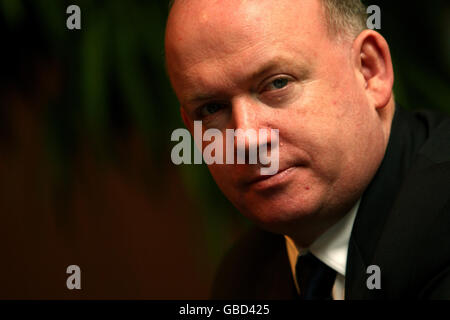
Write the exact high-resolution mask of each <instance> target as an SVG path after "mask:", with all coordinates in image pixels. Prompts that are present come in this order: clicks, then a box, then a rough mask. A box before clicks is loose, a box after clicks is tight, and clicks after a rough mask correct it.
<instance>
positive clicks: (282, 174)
mask: <svg viewBox="0 0 450 320" xmlns="http://www.w3.org/2000/svg"><path fill="white" fill-rule="evenodd" d="M298 167H299V166H295V165H294V166H288V167H285V168H284V169H281V170H279V171H278V173H277V174H275V175H271V176H269V175H267V176H263V175H258V176H256V177H254V178H253V179H251V180H250V181H249V182H248V184H247V185H248V187H249V188H253V189H257V190H263V189H268V188H272V187H277V186H279V185H282V184H284V183H286V182H288V180H289V178H290V177H291V175H292V173H293V172H294V171H295V170H296V169H298Z"/></svg>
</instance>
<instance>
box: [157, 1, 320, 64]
mask: <svg viewBox="0 0 450 320" xmlns="http://www.w3.org/2000/svg"><path fill="white" fill-rule="evenodd" d="M325 33H326V27H325V23H324V18H323V14H322V9H321V6H320V1H319V0H277V1H274V0H227V1H223V0H177V1H176V2H175V4H174V6H173V8H172V11H171V14H170V16H169V19H168V23H167V29H166V44H165V45H166V57H167V61H168V67H169V71H170V68H171V65H172V64H176V65H177V66H181V65H184V64H196V63H199V62H201V61H204V60H205V59H211V58H215V59H221V58H226V57H231V56H232V55H234V54H236V53H238V52H239V51H242V50H245V48H248V47H252V46H257V45H258V44H261V43H273V42H274V41H278V42H282V41H285V42H286V41H289V42H295V41H297V40H298V41H303V42H305V45H306V42H307V41H312V40H314V39H315V38H317V37H320V36H321V35H323V34H325Z"/></svg>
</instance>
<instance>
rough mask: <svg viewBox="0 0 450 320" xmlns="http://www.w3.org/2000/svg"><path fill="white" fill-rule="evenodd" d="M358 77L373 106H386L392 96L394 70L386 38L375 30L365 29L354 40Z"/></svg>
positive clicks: (354, 55) (354, 56)
mask: <svg viewBox="0 0 450 320" xmlns="http://www.w3.org/2000/svg"><path fill="white" fill-rule="evenodd" d="M352 49H353V59H354V64H355V69H356V72H357V76H358V79H359V80H360V81H361V84H362V86H363V88H364V90H365V92H366V95H367V98H368V100H369V102H370V104H371V105H372V106H374V107H375V108H377V109H380V108H384V107H385V106H386V105H387V104H388V103H389V101H390V99H391V96H392V86H393V83H394V71H393V68H392V60H391V54H390V51H389V46H388V44H387V42H386V40H385V39H384V38H383V36H382V35H381V34H379V33H378V32H376V31H373V30H364V31H363V32H361V34H359V36H358V37H357V38H356V39H355V41H354V42H353V47H352Z"/></svg>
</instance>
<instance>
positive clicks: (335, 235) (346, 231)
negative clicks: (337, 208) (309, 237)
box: [285, 199, 361, 300]
mask: <svg viewBox="0 0 450 320" xmlns="http://www.w3.org/2000/svg"><path fill="white" fill-rule="evenodd" d="M360 202H361V199H359V200H358V201H357V203H356V204H355V205H354V206H353V208H352V209H351V210H350V211H349V212H348V213H347V214H346V215H345V216H344V217H343V218H342V219H341V220H339V221H338V222H337V223H336V224H334V225H333V226H332V227H331V228H329V229H328V230H327V231H325V232H324V233H323V234H322V235H321V236H320V237H319V238H317V239H316V240H315V241H314V242H313V243H312V244H311V246H310V247H309V248H298V247H297V246H296V245H295V243H294V241H293V240H292V239H291V238H290V237H289V236H285V239H286V248H287V252H288V257H289V263H290V265H291V271H292V276H293V278H294V282H295V287H296V288H297V292H299V287H298V284H297V277H296V274H295V265H296V263H297V258H298V257H299V255H304V254H306V253H307V252H308V251H311V253H312V254H313V255H314V256H316V257H317V258H318V259H319V260H320V261H322V262H323V263H325V264H326V265H327V266H329V267H330V268H332V269H333V270H335V271H336V280H335V282H334V285H333V291H332V297H333V299H334V300H344V298H345V268H346V266H347V251H348V242H349V240H350V235H351V232H352V228H353V223H354V221H355V217H356V213H357V212H358V208H359V204H360Z"/></svg>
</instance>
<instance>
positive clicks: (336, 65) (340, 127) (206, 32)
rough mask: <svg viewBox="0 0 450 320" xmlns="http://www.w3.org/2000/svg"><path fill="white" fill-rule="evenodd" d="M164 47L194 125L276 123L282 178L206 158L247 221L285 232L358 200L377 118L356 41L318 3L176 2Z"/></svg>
mask: <svg viewBox="0 0 450 320" xmlns="http://www.w3.org/2000/svg"><path fill="white" fill-rule="evenodd" d="M166 54H167V63H168V70H169V75H170V79H171V81H172V84H173V87H174V89H175V92H176V94H177V96H178V98H179V100H180V102H181V109H182V114H183V117H184V120H185V123H186V125H187V127H188V128H189V129H191V130H192V128H193V121H194V120H202V121H203V126H204V129H208V128H217V129H219V130H221V131H222V132H223V135H224V136H225V129H239V128H241V129H244V130H246V129H255V130H258V129H261V128H266V129H278V130H279V156H280V157H279V170H280V171H279V173H278V174H276V175H274V176H272V177H270V178H268V179H264V180H258V179H257V178H258V176H259V175H260V170H259V168H260V167H259V166H258V165H249V164H246V165H242V164H241V165H237V164H235V165H222V164H214V165H210V166H209V169H210V171H211V174H212V175H213V177H214V179H215V181H216V182H217V184H218V185H219V187H220V188H221V190H222V191H223V193H224V194H225V195H226V196H227V197H228V198H229V199H230V201H231V202H232V203H233V204H234V205H235V206H236V207H237V208H238V209H239V210H240V211H241V212H242V213H243V214H245V215H246V216H247V217H248V218H250V219H251V220H253V221H255V222H256V223H257V224H259V225H261V226H263V227H265V228H266V229H269V230H271V231H274V232H280V233H284V234H289V233H290V232H293V229H294V228H296V226H297V225H299V224H301V223H303V222H305V221H308V219H322V220H327V219H328V220H329V221H333V220H334V221H335V220H336V219H338V216H339V215H342V214H343V213H345V212H346V211H347V210H349V209H350V208H351V206H352V205H353V204H354V202H355V201H356V200H357V199H358V198H359V197H360V196H361V194H362V192H363V190H364V188H365V187H366V186H367V184H368V183H369V181H370V179H371V178H372V176H373V174H374V172H375V171H376V169H377V167H378V165H379V163H380V161H381V159H382V157H383V154H384V147H385V139H384V135H383V130H382V125H381V122H380V120H379V115H378V113H377V110H376V109H375V108H374V107H372V106H371V105H370V103H369V99H368V98H367V95H366V93H365V85H364V77H363V76H362V75H361V74H360V73H359V72H358V68H357V67H356V66H355V59H354V57H355V54H354V52H352V43H351V42H349V41H341V42H339V41H336V40H333V39H332V37H330V36H329V35H328V33H327V29H326V22H325V18H324V14H323V11H322V7H321V4H320V2H319V1H318V0H303V1H292V0H279V1H265V0H255V1H251V0H248V1H238V0H229V1H228V0H227V1H210V0H190V1H183V0H180V1H178V2H176V4H175V6H174V8H173V11H172V13H171V16H170V17H169V22H168V29H167V34H166ZM224 145H225V144H224ZM255 179H256V181H255Z"/></svg>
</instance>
